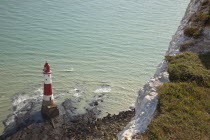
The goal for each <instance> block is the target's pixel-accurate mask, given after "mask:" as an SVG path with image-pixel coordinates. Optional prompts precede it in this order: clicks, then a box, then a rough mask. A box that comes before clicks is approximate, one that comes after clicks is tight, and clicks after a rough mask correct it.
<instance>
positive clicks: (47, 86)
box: [44, 84, 52, 95]
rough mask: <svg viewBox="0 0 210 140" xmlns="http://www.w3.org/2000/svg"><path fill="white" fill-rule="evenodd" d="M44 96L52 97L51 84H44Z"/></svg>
mask: <svg viewBox="0 0 210 140" xmlns="http://www.w3.org/2000/svg"><path fill="white" fill-rule="evenodd" d="M44 95H52V84H44Z"/></svg>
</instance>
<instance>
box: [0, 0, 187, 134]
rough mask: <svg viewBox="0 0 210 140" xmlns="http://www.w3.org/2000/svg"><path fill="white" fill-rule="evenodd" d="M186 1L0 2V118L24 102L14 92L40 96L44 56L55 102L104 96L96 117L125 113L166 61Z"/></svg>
mask: <svg viewBox="0 0 210 140" xmlns="http://www.w3.org/2000/svg"><path fill="white" fill-rule="evenodd" d="M188 3H189V0H175V1H174V0H83V1H82V0H59V1H58V0H18V1H17V0H1V1H0V121H1V122H2V121H3V120H4V119H5V118H6V116H7V115H8V114H9V113H12V102H13V103H15V104H18V101H19V100H20V99H22V98H17V100H18V101H16V102H15V101H14V100H13V101H12V98H14V96H16V95H17V94H18V95H20V96H22V95H24V96H22V97H26V96H25V95H27V97H30V96H33V94H35V93H36V94H37V92H38V94H40V95H41V94H42V92H43V90H42V86H43V74H42V69H43V66H44V63H45V61H48V63H49V64H50V66H51V68H52V71H53V73H52V80H53V90H54V94H61V95H62V97H61V98H58V99H57V102H58V104H60V103H61V102H63V101H64V100H65V99H66V98H81V99H82V100H83V102H81V104H79V106H82V107H84V106H85V103H88V102H90V101H91V100H93V98H96V97H98V96H103V102H102V103H101V104H100V106H99V108H100V109H101V110H102V116H104V115H106V114H107V113H111V114H113V113H118V112H119V111H123V110H127V109H128V108H129V107H130V106H133V105H134V103H135V99H136V97H137V92H138V90H139V89H140V88H141V87H142V86H143V84H144V83H145V82H146V81H147V80H148V79H149V78H150V77H151V76H152V75H153V74H154V72H155V69H156V66H157V65H158V64H159V62H161V60H162V59H163V58H164V54H165V51H166V50H167V48H168V44H169V42H170V40H171V38H172V35H173V34H174V33H175V31H176V29H177V27H178V25H179V23H180V20H181V18H182V17H183V15H184V12H185V10H186V7H187V4H188ZM20 96H19V97H20ZM81 113H82V110H81ZM2 130H3V125H2V124H1V125H0V131H2Z"/></svg>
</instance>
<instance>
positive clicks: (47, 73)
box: [41, 62, 59, 118]
mask: <svg viewBox="0 0 210 140" xmlns="http://www.w3.org/2000/svg"><path fill="white" fill-rule="evenodd" d="M51 73H52V71H51V70H50V65H49V64H48V63H47V62H46V63H45V65H44V69H43V74H44V95H43V102H42V109H41V113H42V115H43V117H44V118H54V117H56V116H58V115H59V110H58V107H57V105H56V104H55V102H54V97H53V92H52V77H51Z"/></svg>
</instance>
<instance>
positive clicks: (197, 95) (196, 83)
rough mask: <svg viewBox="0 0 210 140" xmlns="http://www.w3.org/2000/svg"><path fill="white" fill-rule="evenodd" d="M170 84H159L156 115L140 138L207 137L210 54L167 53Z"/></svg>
mask: <svg viewBox="0 0 210 140" xmlns="http://www.w3.org/2000/svg"><path fill="white" fill-rule="evenodd" d="M166 60H167V61H168V62H169V65H168V72H169V78H170V81H171V82H170V83H164V84H163V85H162V86H160V87H159V102H158V109H157V110H158V115H157V116H156V118H155V119H154V120H152V122H151V124H150V125H149V129H148V131H146V132H145V134H143V137H144V139H155V140H156V139H161V140H164V139H167V140H168V139H180V140H187V139H191V140H194V139H195V140H198V139H204V140H205V139H206V140H207V139H209V138H210V54H194V53H190V52H185V53H181V54H179V55H177V56H173V57H172V56H167V57H166Z"/></svg>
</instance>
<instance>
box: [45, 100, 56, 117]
mask: <svg viewBox="0 0 210 140" xmlns="http://www.w3.org/2000/svg"><path fill="white" fill-rule="evenodd" d="M41 113H42V116H43V118H45V119H52V118H55V117H57V116H59V109H58V107H57V105H56V104H55V102H54V100H50V101H45V100H43V102H42V109H41Z"/></svg>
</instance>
